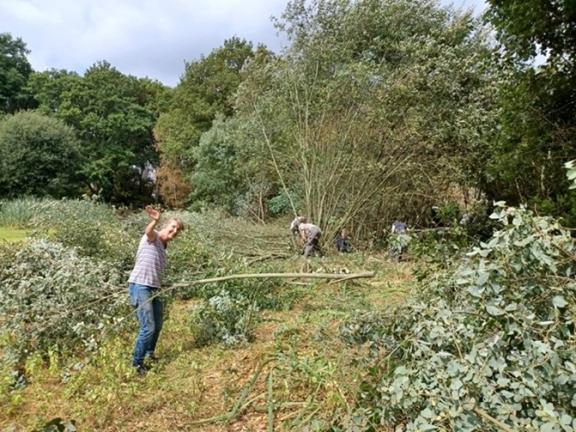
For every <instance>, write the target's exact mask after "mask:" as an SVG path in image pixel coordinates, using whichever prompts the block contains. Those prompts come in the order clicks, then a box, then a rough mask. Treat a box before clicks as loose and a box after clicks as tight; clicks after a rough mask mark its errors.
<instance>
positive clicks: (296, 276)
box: [170, 272, 374, 289]
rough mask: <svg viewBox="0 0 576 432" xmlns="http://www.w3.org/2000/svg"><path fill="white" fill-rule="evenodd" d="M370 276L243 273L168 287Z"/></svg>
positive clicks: (363, 275)
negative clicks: (267, 280) (239, 281)
mask: <svg viewBox="0 0 576 432" xmlns="http://www.w3.org/2000/svg"><path fill="white" fill-rule="evenodd" d="M371 277H374V272H361V273H349V274H346V275H342V274H341V273H245V274H235V275H228V276H221V277H215V278H208V279H198V280H195V281H191V282H181V283H176V284H174V285H172V286H171V287H170V289H176V288H182V287H188V286H193V285H201V284H207V283H213V282H222V281H227V280H231V279H270V278H288V279H336V280H338V281H342V280H350V279H359V278H371Z"/></svg>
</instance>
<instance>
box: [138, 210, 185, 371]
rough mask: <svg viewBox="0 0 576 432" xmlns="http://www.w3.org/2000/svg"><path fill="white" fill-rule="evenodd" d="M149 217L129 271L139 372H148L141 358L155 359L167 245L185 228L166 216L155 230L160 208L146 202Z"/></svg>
mask: <svg viewBox="0 0 576 432" xmlns="http://www.w3.org/2000/svg"><path fill="white" fill-rule="evenodd" d="M145 211H146V213H147V214H148V216H149V218H150V222H149V223H148V225H147V226H146V229H145V231H144V235H143V236H142V238H141V239H140V245H139V246H138V251H137V253H136V263H135V264H134V269H133V270H132V273H130V278H129V279H128V282H129V288H128V289H129V293H130V301H131V304H132V306H133V307H134V308H135V310H136V316H137V317H138V322H139V323H140V332H139V333H138V337H137V338H136V344H135V346H134V353H133V354H132V366H134V367H135V368H136V371H137V372H138V373H140V374H144V373H146V372H147V370H148V368H147V367H146V366H145V365H144V359H145V358H146V357H148V358H149V359H150V360H152V361H154V360H156V357H155V355H154V351H155V349H156V343H157V342H158V336H159V335H160V330H161V329H162V321H163V305H162V301H161V300H160V298H159V297H158V294H159V292H160V286H161V279H162V273H163V272H164V269H165V268H166V265H167V256H166V247H167V246H168V243H169V242H170V241H172V240H174V239H175V238H176V236H177V235H178V234H179V233H180V232H181V231H183V230H184V223H183V222H182V221H181V220H180V219H174V218H172V219H169V220H168V221H167V222H166V223H165V224H164V225H163V226H162V228H161V229H160V230H159V231H157V230H155V228H156V225H157V224H158V222H159V220H160V211H158V210H156V209H154V208H152V207H150V206H148V207H146V209H145Z"/></svg>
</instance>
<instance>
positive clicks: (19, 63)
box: [0, 33, 32, 113]
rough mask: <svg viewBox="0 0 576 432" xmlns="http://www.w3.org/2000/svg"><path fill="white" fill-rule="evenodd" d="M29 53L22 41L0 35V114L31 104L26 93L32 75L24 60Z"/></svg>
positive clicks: (30, 67)
mask: <svg viewBox="0 0 576 432" xmlns="http://www.w3.org/2000/svg"><path fill="white" fill-rule="evenodd" d="M29 53H30V51H29V50H28V49H27V48H26V44H25V43H24V41H23V40H22V39H20V38H14V37H12V35H11V34H10V33H0V113H13V112H15V111H17V110H19V109H24V108H28V107H29V106H30V104H31V95H30V93H29V92H27V91H26V83H27V81H28V77H29V76H30V74H31V73H32V66H30V62H29V61H28V59H27V58H26V55H27V54H29Z"/></svg>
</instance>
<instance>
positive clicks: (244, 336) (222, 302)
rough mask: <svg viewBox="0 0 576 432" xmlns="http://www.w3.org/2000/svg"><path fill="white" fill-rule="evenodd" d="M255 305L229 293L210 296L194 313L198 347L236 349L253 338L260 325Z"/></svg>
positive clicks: (193, 326)
mask: <svg viewBox="0 0 576 432" xmlns="http://www.w3.org/2000/svg"><path fill="white" fill-rule="evenodd" d="M257 311H258V309H257V308H256V306H255V304H254V303H253V302H251V301H249V300H248V299H247V298H245V297H242V296H236V297H232V296H230V294H229V293H228V292H226V291H222V292H221V293H220V294H219V295H216V296H214V297H210V298H209V299H208V300H207V301H205V302H203V303H202V304H201V305H198V306H196V307H195V308H194V309H193V311H192V315H191V318H192V333H193V335H194V338H195V343H196V345H197V346H205V345H209V344H211V343H223V344H224V345H226V346H233V345H237V344H239V343H243V342H249V341H251V340H252V339H253V333H254V328H255V325H256V318H257V316H256V313H257Z"/></svg>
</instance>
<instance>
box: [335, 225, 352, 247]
mask: <svg viewBox="0 0 576 432" xmlns="http://www.w3.org/2000/svg"><path fill="white" fill-rule="evenodd" d="M336 250H337V251H338V252H344V253H348V252H352V243H351V242H350V235H349V234H348V230H347V229H346V228H343V229H342V231H340V232H339V233H338V234H337V235H336Z"/></svg>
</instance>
